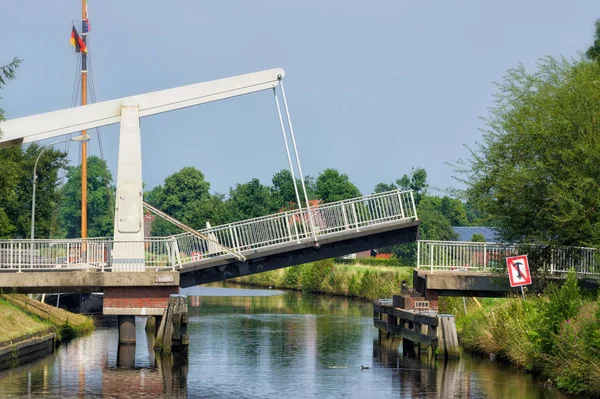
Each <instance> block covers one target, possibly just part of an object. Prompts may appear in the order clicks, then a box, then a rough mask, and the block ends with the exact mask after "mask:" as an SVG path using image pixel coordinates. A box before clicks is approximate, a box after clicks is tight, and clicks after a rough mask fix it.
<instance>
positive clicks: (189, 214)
mask: <svg viewBox="0 0 600 399" xmlns="http://www.w3.org/2000/svg"><path fill="white" fill-rule="evenodd" d="M209 190H210V183H209V182H207V181H206V180H205V178H204V174H203V173H202V172H201V171H199V170H198V169H196V168H194V167H184V168H182V169H181V170H180V171H179V172H175V173H173V174H172V175H170V176H168V177H167V178H166V179H165V182H164V185H162V186H156V187H154V188H153V189H152V190H150V191H148V192H146V193H145V198H146V202H148V203H149V204H150V205H153V206H155V207H157V208H158V209H160V210H161V211H163V212H165V213H166V214H168V215H169V216H172V217H174V218H175V219H177V220H179V221H181V222H183V223H185V224H186V225H188V226H190V227H192V228H195V229H203V228H204V227H206V222H207V221H209V222H211V223H212V224H220V223H224V222H226V221H229V219H230V217H229V216H228V212H227V211H226V210H225V204H224V203H223V196H222V195H220V194H215V195H212V194H210V192H209ZM179 232H181V230H180V229H179V228H177V227H175V226H174V225H172V224H171V223H170V222H167V221H165V220H163V219H161V218H159V217H157V218H156V219H155V221H154V223H153V224H152V230H151V234H152V235H153V236H169V235H173V234H176V233H179Z"/></svg>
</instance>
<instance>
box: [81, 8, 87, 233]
mask: <svg viewBox="0 0 600 399" xmlns="http://www.w3.org/2000/svg"><path fill="white" fill-rule="evenodd" d="M86 20H87V0H81V36H82V39H83V43H87V23H86ZM86 49H87V44H86ZM86 104H87V53H86V52H85V51H82V52H81V105H86ZM86 133H87V131H86V130H83V131H82V132H81V135H82V136H85V135H86ZM81 238H87V142H82V143H81Z"/></svg>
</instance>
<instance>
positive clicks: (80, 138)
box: [31, 134, 90, 240]
mask: <svg viewBox="0 0 600 399" xmlns="http://www.w3.org/2000/svg"><path fill="white" fill-rule="evenodd" d="M67 141H78V142H80V143H87V142H88V141H90V136H88V135H87V134H86V135H83V136H77V137H70V138H68V139H62V140H58V141H55V142H54V143H50V144H48V145H46V146H44V147H42V149H41V150H40V153H39V154H38V156H37V158H36V160H35V165H34V166H33V193H32V196H31V240H33V238H34V237H33V236H34V231H35V187H36V186H37V173H36V172H37V165H38V161H39V160H40V157H41V156H42V154H43V153H44V151H46V150H47V149H48V148H50V147H52V146H54V145H56V144H60V143H66V142H67Z"/></svg>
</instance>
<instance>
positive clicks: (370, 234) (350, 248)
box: [180, 220, 419, 287]
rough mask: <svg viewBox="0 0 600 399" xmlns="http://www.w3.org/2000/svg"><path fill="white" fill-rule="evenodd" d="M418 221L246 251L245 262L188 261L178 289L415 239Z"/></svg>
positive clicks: (222, 260)
mask: <svg viewBox="0 0 600 399" xmlns="http://www.w3.org/2000/svg"><path fill="white" fill-rule="evenodd" d="M418 232H419V221H414V220H404V221H394V222H389V223H386V224H378V225H375V226H368V227H365V228H362V229H360V231H355V230H354V231H348V232H338V233H333V234H330V235H324V236H319V244H318V248H317V247H316V246H315V245H314V242H313V240H312V239H311V238H306V239H303V240H298V241H296V242H294V243H286V244H285V245H274V246H272V247H269V248H265V249H263V250H262V251H246V252H243V253H242V254H243V255H244V256H245V257H246V260H245V261H243V262H242V261H238V260H236V259H231V258H230V259H225V258H212V259H207V260H201V261H197V262H191V263H189V264H187V265H186V266H184V267H183V268H181V270H180V273H181V287H189V286H194V285H200V284H206V283H211V282H215V281H222V280H226V279H230V278H235V277H240V276H246V275H249V274H254V273H260V272H264V271H269V270H275V269H280V268H283V267H288V266H294V265H299V264H303V263H308V262H314V261H317V260H322V259H328V258H333V257H337V256H342V255H347V254H351V253H355V252H360V251H365V250H370V249H377V248H382V247H385V246H389V245H396V244H401V243H407V242H414V241H416V240H418V234H419V233H418Z"/></svg>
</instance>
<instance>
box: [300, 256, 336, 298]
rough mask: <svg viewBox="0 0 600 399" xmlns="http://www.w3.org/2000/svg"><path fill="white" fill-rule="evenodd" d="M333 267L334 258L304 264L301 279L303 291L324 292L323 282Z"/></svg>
mask: <svg viewBox="0 0 600 399" xmlns="http://www.w3.org/2000/svg"><path fill="white" fill-rule="evenodd" d="M332 269H333V260H332V259H325V260H320V261H317V262H313V263H308V264H306V265H302V268H301V271H300V279H301V281H302V291H303V292H322V285H323V282H324V281H325V280H326V277H327V276H328V275H329V273H330V272H331V270H332Z"/></svg>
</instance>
